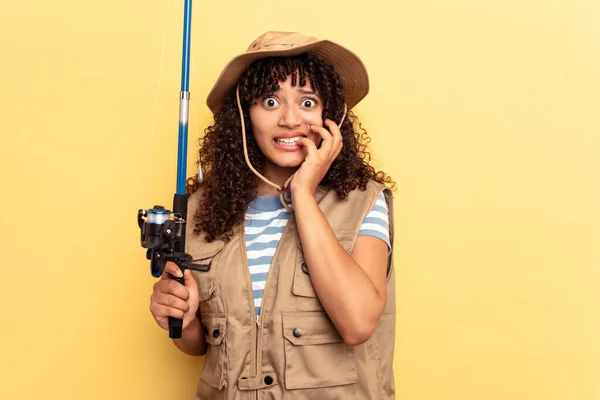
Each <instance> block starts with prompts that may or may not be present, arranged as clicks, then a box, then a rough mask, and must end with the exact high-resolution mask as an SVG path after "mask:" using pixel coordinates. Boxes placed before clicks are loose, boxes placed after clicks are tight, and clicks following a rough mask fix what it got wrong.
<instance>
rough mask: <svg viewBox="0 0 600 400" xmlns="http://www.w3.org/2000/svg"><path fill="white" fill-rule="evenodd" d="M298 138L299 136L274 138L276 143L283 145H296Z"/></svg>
mask: <svg viewBox="0 0 600 400" xmlns="http://www.w3.org/2000/svg"><path fill="white" fill-rule="evenodd" d="M299 140H300V138H299V137H295V138H289V139H275V141H276V142H277V144H280V145H283V146H294V145H296V143H298V141H299Z"/></svg>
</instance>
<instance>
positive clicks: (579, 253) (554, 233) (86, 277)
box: [0, 0, 600, 400]
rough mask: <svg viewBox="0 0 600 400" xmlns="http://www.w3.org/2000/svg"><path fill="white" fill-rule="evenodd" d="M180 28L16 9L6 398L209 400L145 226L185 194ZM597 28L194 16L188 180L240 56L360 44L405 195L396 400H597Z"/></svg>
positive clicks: (0, 61)
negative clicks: (213, 95) (140, 217)
mask: <svg viewBox="0 0 600 400" xmlns="http://www.w3.org/2000/svg"><path fill="white" fill-rule="evenodd" d="M182 14H183V1H174V0H172V1H170V2H168V1H166V0H162V1H157V0H147V1H139V0H138V1H116V0H105V1H91V2H90V1H67V0H56V1H40V0H33V1H27V2H25V1H23V2H17V1H12V2H6V4H4V5H3V6H2V10H1V11H0V115H1V118H0V132H1V134H2V140H1V144H0V171H1V181H0V184H1V186H0V187H1V188H2V189H1V190H2V196H1V201H2V204H1V207H0V217H1V218H0V223H1V227H0V228H1V229H0V235H1V238H0V246H1V248H2V250H1V258H0V259H1V262H2V270H3V273H2V278H1V282H2V286H1V290H0V304H1V312H0V321H2V322H1V324H2V329H1V340H0V359H1V361H0V363H1V364H0V366H1V369H2V371H1V372H0V379H1V381H2V383H1V385H0V398H2V399H109V398H110V399H190V398H191V396H192V394H193V392H194V390H195V386H196V382H197V379H198V377H199V373H200V371H201V365H202V361H201V359H196V358H192V357H188V356H185V355H183V354H180V353H178V351H177V350H176V349H175V347H174V346H173V345H172V344H171V343H170V341H169V340H168V338H167V335H166V332H165V331H161V330H160V329H159V328H158V327H157V326H156V325H155V323H154V321H153V319H152V317H151V315H150V313H149V311H148V305H149V296H150V293H151V288H152V284H153V281H154V279H153V278H152V277H151V276H150V274H149V267H148V262H147V261H146V260H145V258H144V250H143V249H142V248H141V247H140V245H139V231H138V227H137V224H136V214H137V210H138V208H142V207H143V208H149V207H152V206H153V205H154V204H163V205H169V204H170V202H171V199H172V194H173V191H174V188H175V168H176V167H175V166H176V142H177V117H178V96H179V84H180V65H181V25H182ZM598 21H600V3H599V2H598V1H596V0H546V1H542V0H527V1H517V0H507V1H503V2H492V1H481V0H453V1H446V0H429V1H412V2H409V1H400V2H396V1H389V2H379V1H348V0H345V1H341V0H329V1H314V0H307V1H302V2H291V1H289V2H285V1H281V0H278V1H275V0H270V1H261V2H254V1H236V2H234V1H221V2H218V1H212V2H202V1H196V2H195V4H194V10H193V28H192V32H193V39H192V67H191V71H192V75H191V92H192V100H191V101H192V103H191V114H190V144H189V150H190V153H189V170H188V171H191V172H189V174H192V173H193V169H194V167H195V152H196V150H197V145H196V142H195V138H196V137H198V135H199V134H200V132H201V131H202V129H203V128H204V127H205V126H207V125H208V124H209V123H210V121H211V119H210V114H209V111H208V109H207V107H206V106H205V98H206V95H207V93H208V91H209V90H210V88H211V87H212V84H213V82H214V80H215V79H216V77H217V75H218V73H219V72H220V70H221V69H222V67H223V66H224V65H225V63H226V62H227V61H228V60H229V59H230V58H231V57H232V56H233V55H235V54H237V53H239V52H241V51H243V50H245V48H246V46H247V44H248V43H250V42H251V41H252V40H253V39H254V38H255V37H257V36H258V35H259V34H261V33H263V32H264V31H266V30H292V31H301V32H304V33H308V34H312V35H315V36H318V37H327V38H330V39H333V40H336V41H339V42H341V43H343V44H344V45H346V46H347V47H349V48H350V49H352V50H354V51H355V52H356V53H358V54H359V55H360V56H361V57H362V58H363V60H364V62H365V64H366V65H367V68H368V69H369V72H370V76H371V93H370V94H369V96H368V97H367V98H366V100H365V101H364V102H363V103H361V104H360V105H359V107H358V109H357V111H358V114H359V115H360V117H361V118H362V120H363V122H364V126H365V127H366V128H367V130H368V131H369V132H370V134H371V136H372V138H373V141H372V143H371V149H372V152H373V155H374V157H375V162H376V166H377V167H379V168H381V169H384V170H385V171H386V172H388V173H389V174H391V175H392V176H393V177H394V178H395V180H396V182H397V184H398V191H396V202H395V212H396V224H395V226H396V249H395V250H396V253H395V261H396V265H397V268H398V273H397V282H398V285H397V298H398V307H397V308H398V324H397V337H396V350H395V369H396V370H395V373H396V386H397V398H398V399H403V400H417V399H418V400H421V399H435V400H438V399H460V400H474V399H481V400H484V399H485V400H489V399H511V400H514V399H539V400H542V399H543V400H553V399H556V400H571V399H573V400H597V399H600V294H599V292H600V290H599V289H598V286H599V281H600V269H599V267H600V189H599V179H598V175H599V173H598V172H599V171H600V157H599V150H600V139H599V138H598V134H599V128H600V117H599V115H600V113H599V112H598V108H599V106H600V100H599V93H600V78H599V77H600V73H599V71H600V24H599V23H598ZM163 43H164V47H163ZM163 49H164V52H163Z"/></svg>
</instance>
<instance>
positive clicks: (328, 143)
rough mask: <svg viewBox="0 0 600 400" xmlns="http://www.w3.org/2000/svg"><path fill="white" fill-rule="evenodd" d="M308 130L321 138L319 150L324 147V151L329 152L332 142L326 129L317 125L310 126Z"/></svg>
mask: <svg viewBox="0 0 600 400" xmlns="http://www.w3.org/2000/svg"><path fill="white" fill-rule="evenodd" d="M310 129H311V130H312V131H313V132H315V133H318V134H319V135H320V136H321V138H322V139H323V143H322V144H321V148H323V147H325V149H326V150H327V151H329V150H330V148H331V145H332V140H331V139H332V136H331V133H330V132H329V131H328V130H327V129H325V128H323V127H322V126H318V125H311V126H310Z"/></svg>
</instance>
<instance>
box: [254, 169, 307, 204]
mask: <svg viewBox="0 0 600 400" xmlns="http://www.w3.org/2000/svg"><path fill="white" fill-rule="evenodd" d="M297 170H298V168H297V167H293V168H285V167H280V166H275V165H272V164H271V163H269V162H266V163H265V168H264V170H263V172H262V175H263V176H264V177H265V178H267V179H268V180H270V181H271V182H273V183H275V184H277V185H279V186H281V187H283V185H285V182H286V181H287V180H288V179H289V178H290V176H292V175H293V174H294V172H296V171H297ZM256 179H258V195H259V196H277V195H278V194H279V192H278V191H277V189H276V188H274V187H273V186H271V185H269V184H267V183H266V182H264V181H263V180H262V179H260V178H258V177H256Z"/></svg>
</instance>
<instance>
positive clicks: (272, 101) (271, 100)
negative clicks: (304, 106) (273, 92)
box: [262, 96, 279, 108]
mask: <svg viewBox="0 0 600 400" xmlns="http://www.w3.org/2000/svg"><path fill="white" fill-rule="evenodd" d="M262 103H263V105H264V106H265V107H267V108H273V107H277V106H278V105H279V101H278V100H277V99H276V98H275V97H273V96H270V97H265V98H264V99H263V101H262Z"/></svg>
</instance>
